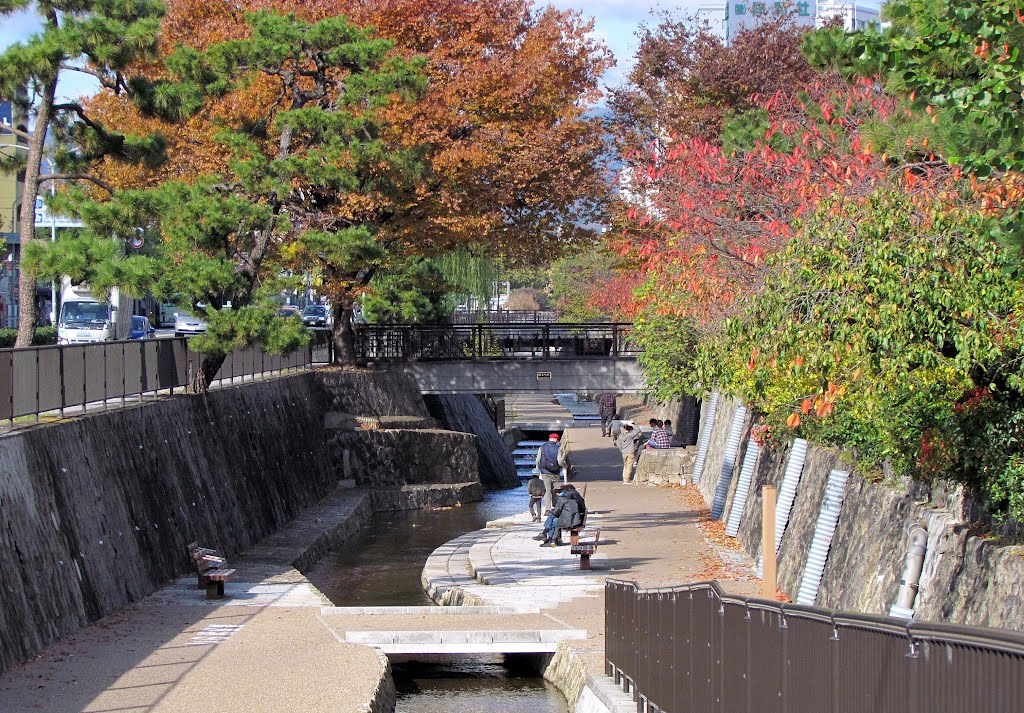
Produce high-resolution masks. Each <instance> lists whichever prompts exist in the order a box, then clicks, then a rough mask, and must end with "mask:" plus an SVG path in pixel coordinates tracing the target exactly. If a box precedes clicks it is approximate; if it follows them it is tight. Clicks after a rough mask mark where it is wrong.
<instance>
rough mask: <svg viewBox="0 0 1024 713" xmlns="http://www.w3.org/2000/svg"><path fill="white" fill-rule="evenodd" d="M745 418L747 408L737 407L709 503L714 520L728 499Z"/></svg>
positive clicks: (720, 514) (719, 515) (718, 516)
mask: <svg viewBox="0 0 1024 713" xmlns="http://www.w3.org/2000/svg"><path fill="white" fill-rule="evenodd" d="M746 418H747V407H746V406H739V407H737V409H736V413H735V414H733V417H732V426H730V427H729V441H728V443H726V444H725V458H724V459H722V472H721V473H719V475H718V485H716V486H715V499H714V500H712V501H711V517H713V518H715V519H716V520H717V519H718V518H720V517H722V511H723V510H725V501H726V499H727V498H728V497H729V486H730V485H732V471H733V469H734V468H735V467H736V453H737V452H739V449H740V437H741V436H742V435H743V422H744V421H745V420H746Z"/></svg>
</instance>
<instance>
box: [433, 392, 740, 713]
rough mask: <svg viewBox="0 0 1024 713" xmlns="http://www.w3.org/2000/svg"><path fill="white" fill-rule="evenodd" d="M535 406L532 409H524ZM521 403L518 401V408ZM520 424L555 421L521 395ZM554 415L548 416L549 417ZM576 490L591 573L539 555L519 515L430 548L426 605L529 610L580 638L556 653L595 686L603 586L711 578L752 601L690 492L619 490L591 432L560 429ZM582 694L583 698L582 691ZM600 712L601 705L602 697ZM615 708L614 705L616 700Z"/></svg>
mask: <svg viewBox="0 0 1024 713" xmlns="http://www.w3.org/2000/svg"><path fill="white" fill-rule="evenodd" d="M530 401H536V403H530ZM524 402H526V403H524ZM516 407H517V409H519V408H522V410H523V413H525V414H528V416H527V418H530V419H537V420H544V419H545V417H548V418H552V417H556V416H557V411H555V409H557V408H558V407H557V406H553V407H549V409H548V410H546V409H544V408H543V403H542V402H541V400H540V399H538V398H536V397H535V398H534V399H529V397H520V400H519V403H517V404H516ZM552 411H554V412H552ZM565 437H566V438H568V439H569V442H570V447H571V457H572V461H573V464H574V467H575V471H576V479H575V481H574V483H575V484H576V486H577V488H578V489H582V487H583V486H584V485H585V486H586V500H587V505H588V508H589V511H590V516H589V517H588V521H587V526H588V530H589V529H595V528H600V530H601V542H600V547H599V549H598V553H597V554H596V555H595V556H594V557H593V559H592V560H591V564H592V567H593V569H592V570H591V571H589V572H587V571H580V570H579V569H578V567H579V558H578V557H575V556H573V555H572V554H570V552H569V547H568V546H567V545H566V546H563V547H556V548H542V547H540V546H539V543H538V542H536V541H535V540H533V539H532V537H533V535H535V534H537V533H538V531H539V526H538V525H537V524H536V523H533V522H531V521H530V519H529V517H528V516H527V515H520V516H517V517H514V518H509V519H506V520H502V521H497V522H494V523H490V524H489V527H488V528H487V529H485V530H480V531H478V532H473V533H468V534H466V535H463V536H462V537H460V538H457V539H456V540H453V541H452V542H449V543H448V544H447V545H445V546H444V547H441V548H439V549H438V550H437V551H435V553H434V554H433V555H432V556H431V558H430V559H429V560H428V562H427V565H426V567H425V568H424V573H423V577H424V586H425V587H426V588H427V590H428V592H429V593H430V594H431V596H432V598H434V600H435V601H437V602H439V603H441V602H444V603H449V604H456V603H464V604H469V605H492V606H494V605H498V606H508V607H519V610H520V611H525V610H528V609H529V607H537V608H539V609H540V610H541V612H542V614H543V616H544V617H546V618H548V619H551V620H554V621H558V622H561V623H562V624H563V625H564V626H565V627H566V628H569V629H583V630H585V631H586V632H587V638H586V639H585V640H583V641H570V642H566V643H564V644H562V645H561V646H560V651H561V649H562V648H563V647H564V648H565V649H566V651H567V652H568V655H570V656H571V657H572V658H573V659H574V660H575V665H578V666H580V667H582V669H583V671H584V675H585V677H587V678H590V679H591V682H592V683H594V684H601V685H606V681H607V680H605V683H604V684H602V681H601V680H600V679H603V678H604V580H605V578H607V577H614V578H616V579H627V580H635V581H637V582H639V583H640V584H641V585H643V586H646V587H657V586H668V585H673V584H679V583H684V582H692V581H697V580H702V579H709V578H717V579H719V581H720V582H721V583H722V584H723V586H724V587H725V588H726V589H727V590H729V591H733V592H736V593H739V594H748V595H750V594H755V593H756V592H757V589H758V587H759V582H758V581H757V579H756V577H755V576H754V573H753V562H751V561H750V560H749V558H747V557H746V556H745V555H743V554H742V553H740V552H738V551H736V550H733V549H729V548H727V547H725V546H722V545H719V544H717V543H716V542H715V541H714V540H713V539H711V538H710V537H706V536H705V534H704V533H703V531H702V529H701V528H700V527H699V523H700V522H701V521H702V520H704V519H705V517H706V515H705V512H704V510H703V508H698V507H694V505H693V503H694V502H697V501H698V498H695V497H694V494H693V492H692V491H691V490H690V489H689V488H679V487H663V488H661V487H649V486H636V485H632V484H630V485H627V484H623V483H622V481H621V471H622V467H621V463H622V461H621V457H620V455H619V452H618V450H617V449H616V448H615V447H614V445H613V444H612V442H611V440H610V439H608V438H602V437H601V432H600V428H599V427H596V426H594V427H583V428H573V429H569V430H566V431H565ZM587 695H591V693H588V694H587ZM602 700H604V703H605V704H606V706H607V707H608V708H609V709H611V710H616V708H615V707H614V706H613V705H609V703H610V702H609V700H607V698H603V699H602ZM619 703H620V704H621V703H622V701H619Z"/></svg>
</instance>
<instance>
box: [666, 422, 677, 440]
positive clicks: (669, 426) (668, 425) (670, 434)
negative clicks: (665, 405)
mask: <svg viewBox="0 0 1024 713" xmlns="http://www.w3.org/2000/svg"><path fill="white" fill-rule="evenodd" d="M664 428H665V433H667V434H668V440H669V442H670V443H671V442H672V441H673V440H674V437H675V434H674V433H673V432H672V419H670V418H666V419H665V426H664Z"/></svg>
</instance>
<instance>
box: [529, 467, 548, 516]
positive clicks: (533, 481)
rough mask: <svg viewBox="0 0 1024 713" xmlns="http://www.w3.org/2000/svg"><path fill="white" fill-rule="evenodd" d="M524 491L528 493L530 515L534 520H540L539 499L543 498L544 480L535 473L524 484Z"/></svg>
mask: <svg viewBox="0 0 1024 713" xmlns="http://www.w3.org/2000/svg"><path fill="white" fill-rule="evenodd" d="M526 492H528V493H529V494H530V515H532V516H533V521H534V522H540V516H541V514H542V513H541V508H542V506H541V501H542V500H543V499H544V481H543V480H541V479H540V476H539V475H537V474H536V473H534V474H533V477H532V478H530V482H529V483H527V484H526Z"/></svg>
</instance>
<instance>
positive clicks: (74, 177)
mask: <svg viewBox="0 0 1024 713" xmlns="http://www.w3.org/2000/svg"><path fill="white" fill-rule="evenodd" d="M38 180H39V183H45V182H46V181H89V182H90V183H94V184H96V185H97V186H99V187H100V188H102V189H103V190H105V191H106V192H107V193H109V194H110V195H114V193H115V192H116V191H114V189H113V187H112V186H110V185H109V184H107V183H105V182H103V181H101V180H100V179H98V178H96V177H95V176H90V175H88V174H86V173H44V174H43V175H41V176H40V177H39V179H38Z"/></svg>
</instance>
